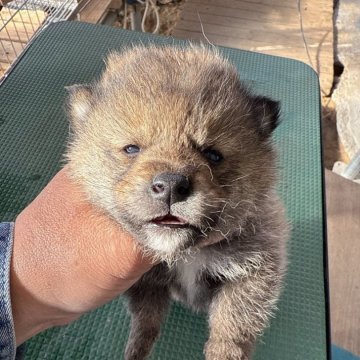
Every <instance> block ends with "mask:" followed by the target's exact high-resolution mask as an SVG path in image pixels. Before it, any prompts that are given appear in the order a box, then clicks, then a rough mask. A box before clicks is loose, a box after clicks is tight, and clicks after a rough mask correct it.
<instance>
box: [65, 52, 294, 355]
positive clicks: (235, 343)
mask: <svg viewBox="0 0 360 360" xmlns="http://www.w3.org/2000/svg"><path fill="white" fill-rule="evenodd" d="M69 91H70V100H69V114H70V118H71V123H72V131H73V132H72V135H71V140H70V142H69V148H68V152H67V158H68V160H69V165H70V168H71V172H72V175H73V177H74V179H76V180H77V181H78V182H80V183H81V184H82V186H83V187H84V189H85V192H86V194H87V195H88V197H89V200H90V201H92V202H93V203H94V204H95V205H97V206H98V207H100V208H101V209H103V210H104V211H105V212H106V213H107V214H109V216H111V217H113V218H114V219H115V220H116V221H118V222H119V224H121V225H122V226H123V227H125V228H126V229H127V230H128V231H129V232H131V233H132V234H133V235H134V236H135V238H136V239H137V240H138V241H139V243H140V244H141V245H142V246H143V249H144V251H145V252H149V253H151V254H153V255H154V256H155V257H157V258H158V259H159V260H161V261H162V262H161V263H160V265H158V266H156V267H154V269H153V270H151V271H150V272H149V273H147V274H145V275H144V277H143V278H142V279H141V280H140V281H139V282H138V283H137V284H136V285H135V286H134V287H133V288H132V289H130V290H129V291H128V293H127V295H128V297H129V301H130V311H131V313H132V317H133V321H132V330H131V335H130V338H129V343H128V346H127V350H126V359H127V360H130V359H132V360H135V359H139V360H140V359H144V358H145V357H146V356H147V354H148V353H149V352H150V350H151V347H152V344H153V342H154V341H155V338H156V337H157V335H158V332H159V328H160V324H161V321H162V319H163V316H164V313H165V312H166V308H167V304H168V299H169V297H170V295H171V296H172V297H174V298H176V299H178V300H180V301H183V302H184V303H186V304H187V305H189V306H190V307H192V308H194V309H196V310H205V311H206V310H208V311H209V324H210V338H209V341H208V343H207V345H206V348H205V354H206V359H207V360H215V359H216V360H219V359H234V360H237V359H242V360H243V359H248V358H249V356H250V352H251V349H252V346H253V342H254V340H255V339H256V336H257V334H259V333H261V332H262V330H263V328H264V327H265V326H266V324H267V322H268V318H269V316H270V314H271V313H272V310H273V309H274V306H275V302H276V300H277V297H278V295H279V291H280V285H281V279H282V276H283V273H284V269H285V242H286V239H287V225H286V221H285V220H284V215H283V211H282V207H281V204H280V202H279V201H278V199H277V196H276V195H275V193H274V190H273V189H274V185H275V180H276V164H275V158H276V157H275V153H274V150H273V147H272V144H271V140H270V136H271V132H272V131H273V129H274V128H275V127H276V125H277V122H278V111H279V109H278V104H277V103H276V102H274V101H272V100H270V99H268V98H265V97H261V96H255V95H252V94H251V92H250V91H249V90H248V89H246V88H245V87H244V86H243V85H242V84H241V83H240V81H239V78H238V74H237V72H236V70H235V68H234V67H233V66H232V65H231V64H230V63H229V62H227V61H226V60H224V59H223V58H222V57H221V56H220V55H219V54H217V53H216V52H214V51H209V50H208V49H206V48H204V47H193V46H190V47H189V48H188V49H179V48H174V47H162V48H156V47H153V46H152V47H149V48H143V47H138V48H134V49H132V50H128V51H127V52H125V53H124V54H117V53H114V54H112V55H110V57H109V58H108V61H107V69H106V71H105V72H104V74H103V75H102V77H101V78H100V80H99V81H98V82H96V83H94V84H92V85H90V86H76V87H73V88H70V90H69ZM129 144H133V145H137V146H139V147H140V149H141V151H140V152H139V153H138V154H135V155H129V154H126V153H125V152H124V150H123V149H124V147H125V146H126V145H129ZM209 147H210V148H212V149H216V150H217V151H219V152H220V153H221V154H222V156H223V160H222V161H221V162H220V163H219V164H214V163H211V161H209V160H208V159H207V158H206V157H205V156H204V150H205V149H207V148H209ZM163 173H172V174H181V175H183V176H184V177H186V178H187V179H190V180H189V181H190V182H191V193H190V195H189V196H188V197H187V198H186V199H185V200H183V201H179V202H175V203H174V204H172V205H171V206H169V205H168V204H166V203H163V202H160V201H157V200H154V198H153V197H152V196H150V195H149V187H150V185H151V184H152V182H153V179H154V178H155V177H156V176H157V175H158V174H163ZM168 212H171V214H173V215H174V216H177V217H181V218H185V219H186V220H187V221H188V222H189V224H190V225H191V226H189V227H186V228H175V229H174V228H169V227H166V226H165V227H159V226H150V225H149V224H150V223H151V220H152V219H154V218H156V217H159V216H163V215H165V214H167V213H168ZM209 244H210V245H209ZM204 245H208V246H204ZM159 304H161V306H158V305H159ZM149 314H152V315H151V316H150V315H149Z"/></svg>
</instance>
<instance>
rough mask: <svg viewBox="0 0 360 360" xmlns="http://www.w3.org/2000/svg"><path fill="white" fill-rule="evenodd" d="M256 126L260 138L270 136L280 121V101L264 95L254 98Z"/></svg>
mask: <svg viewBox="0 0 360 360" xmlns="http://www.w3.org/2000/svg"><path fill="white" fill-rule="evenodd" d="M254 110H255V116H256V121H257V123H256V126H257V130H258V133H259V135H260V137H261V138H262V139H264V140H265V139H267V138H269V137H270V135H271V133H272V132H273V131H274V130H275V128H276V127H277V126H278V125H279V122H280V103H279V102H278V101H274V100H271V99H270V98H268V97H265V96H256V97H255V98H254Z"/></svg>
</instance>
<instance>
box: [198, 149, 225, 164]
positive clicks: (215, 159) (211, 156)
mask: <svg viewBox="0 0 360 360" xmlns="http://www.w3.org/2000/svg"><path fill="white" fill-rule="evenodd" d="M202 153H203V155H204V156H205V157H206V158H207V159H208V160H209V161H211V162H212V163H214V164H219V163H220V162H221V161H222V160H223V156H222V154H221V152H219V151H217V150H214V149H211V148H207V149H205V150H203V151H202Z"/></svg>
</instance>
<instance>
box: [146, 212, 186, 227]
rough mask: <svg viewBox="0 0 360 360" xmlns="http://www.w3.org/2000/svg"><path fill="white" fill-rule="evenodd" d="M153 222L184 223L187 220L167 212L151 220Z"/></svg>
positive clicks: (164, 223)
mask: <svg viewBox="0 0 360 360" xmlns="http://www.w3.org/2000/svg"><path fill="white" fill-rule="evenodd" d="M152 222H153V223H155V224H158V225H186V224H187V221H186V220H185V219H182V218H180V217H177V216H173V215H171V214H167V215H165V216H159V217H157V218H155V219H154V220H152Z"/></svg>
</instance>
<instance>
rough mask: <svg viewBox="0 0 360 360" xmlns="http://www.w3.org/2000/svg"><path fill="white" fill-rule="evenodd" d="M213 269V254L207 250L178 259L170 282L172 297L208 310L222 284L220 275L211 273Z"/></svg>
mask: <svg viewBox="0 0 360 360" xmlns="http://www.w3.org/2000/svg"><path fill="white" fill-rule="evenodd" d="M212 270H213V269H212V255H211V254H209V253H206V252H205V251H201V250H200V251H199V252H198V253H196V254H195V255H193V256H191V257H190V256H189V257H188V258H185V259H182V260H179V261H177V262H176V265H175V266H174V268H173V269H172V270H171V271H172V272H173V274H174V276H173V281H172V282H171V284H170V293H171V295H172V298H173V299H174V300H177V301H180V302H183V303H185V304H187V305H188V306H190V307H191V308H193V309H194V310H197V311H205V310H207V308H208V306H209V304H210V302H211V299H212V297H213V295H214V293H215V292H216V290H217V289H218V287H219V286H220V284H221V282H220V277H216V276H213V275H211V273H212V272H213V271H212ZM219 276H220V274H219Z"/></svg>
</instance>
